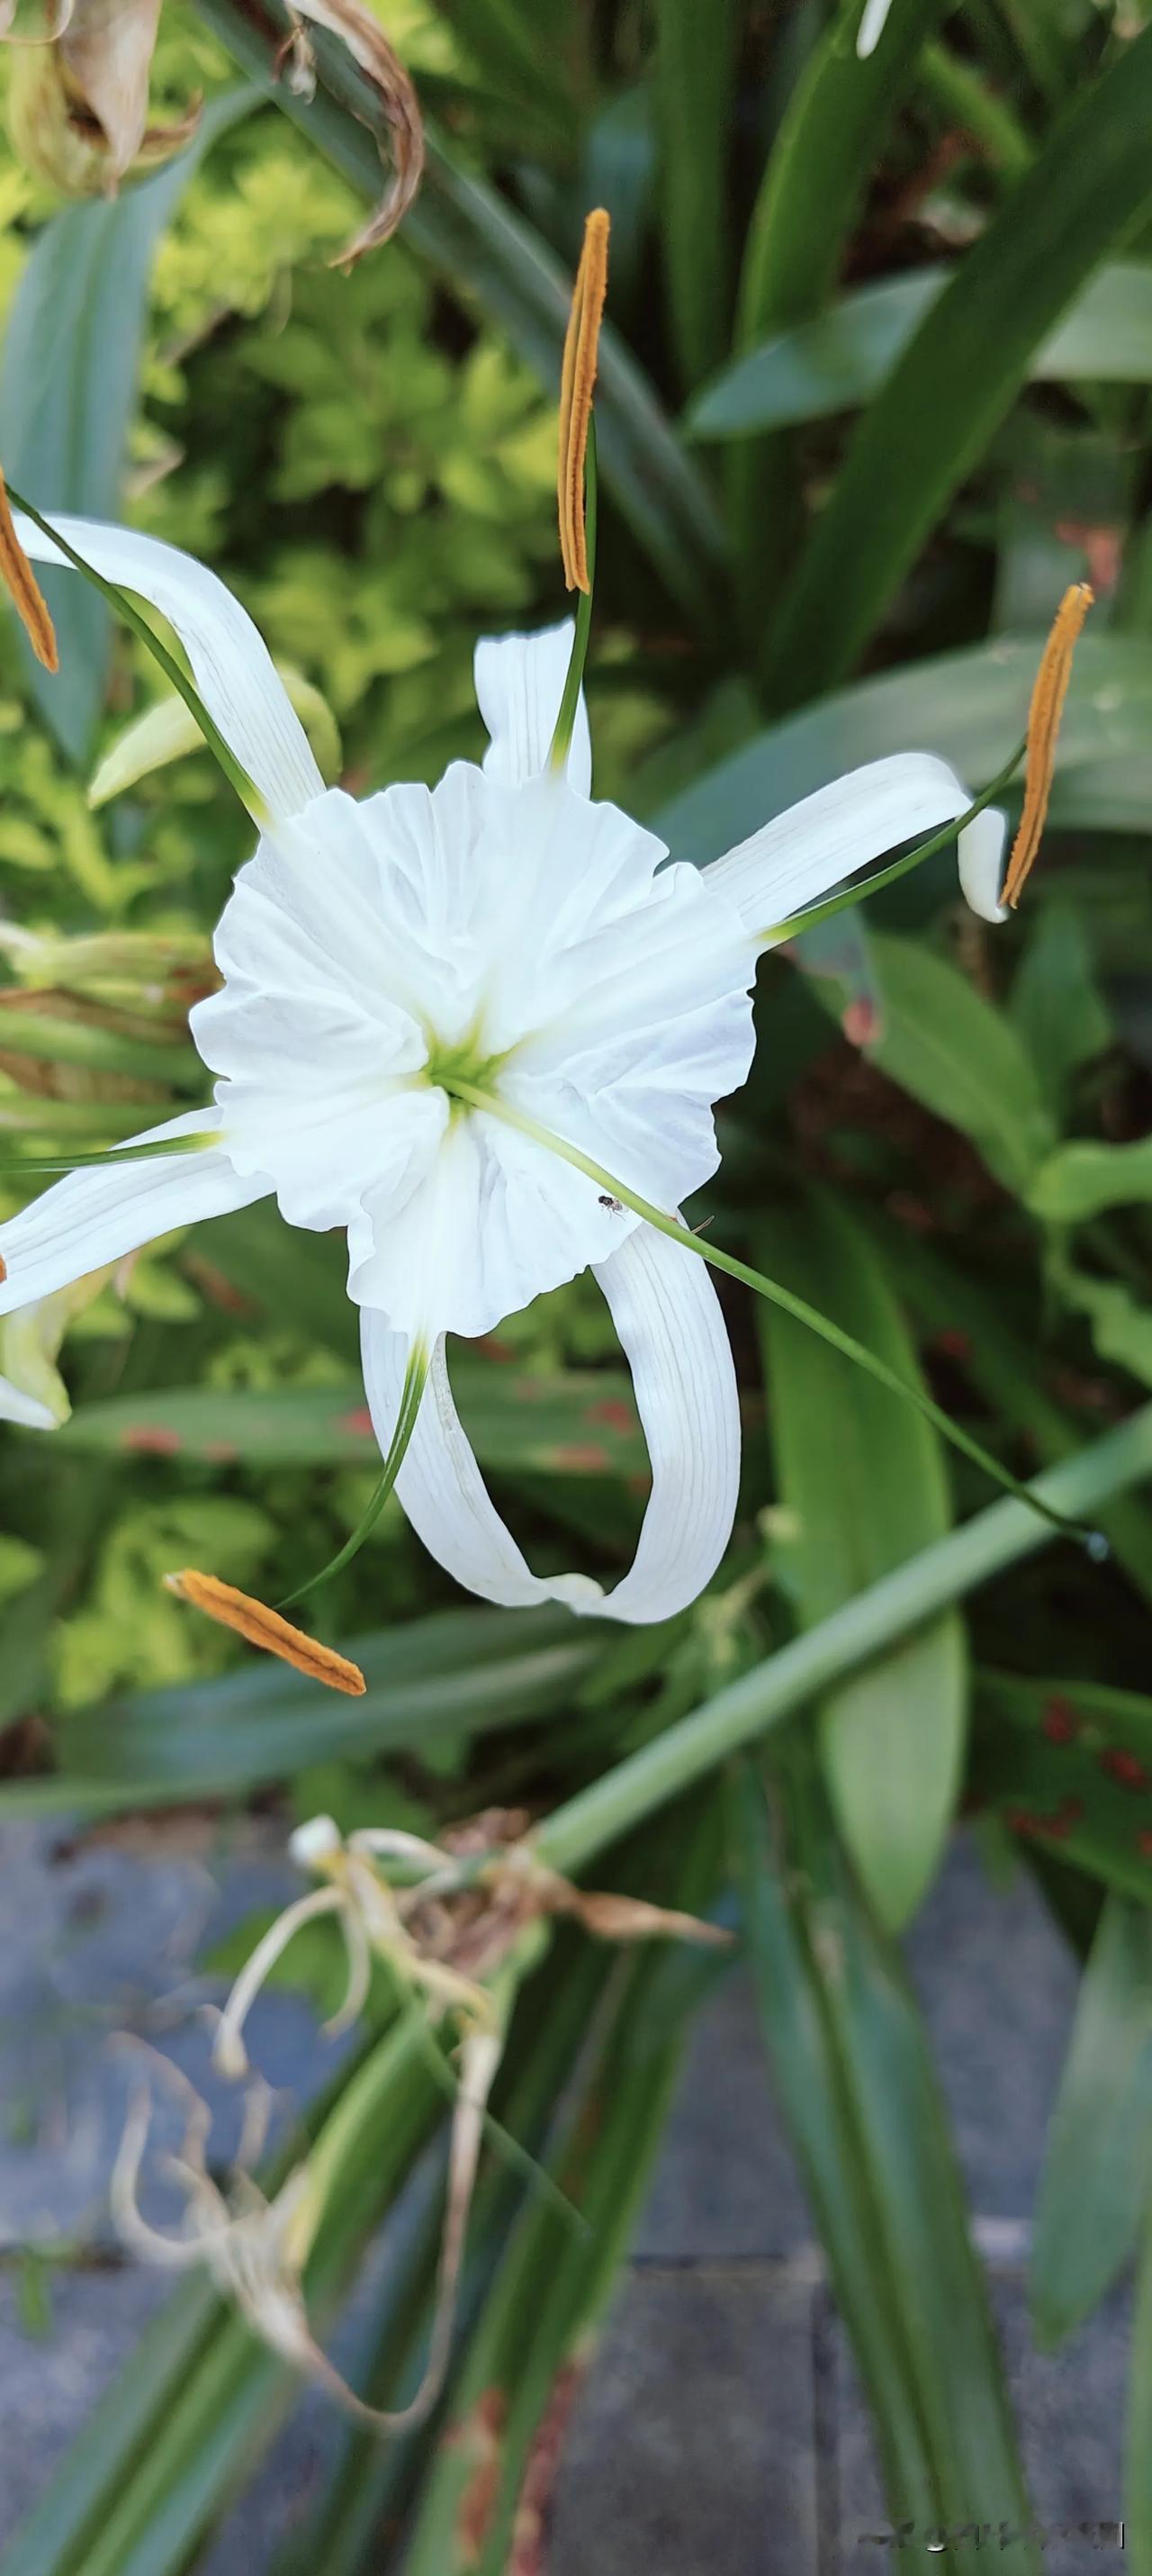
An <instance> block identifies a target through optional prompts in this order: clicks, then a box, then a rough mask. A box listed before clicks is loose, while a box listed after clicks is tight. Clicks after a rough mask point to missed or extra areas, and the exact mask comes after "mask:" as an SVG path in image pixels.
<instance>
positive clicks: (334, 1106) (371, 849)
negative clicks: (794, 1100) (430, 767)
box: [191, 761, 755, 1339]
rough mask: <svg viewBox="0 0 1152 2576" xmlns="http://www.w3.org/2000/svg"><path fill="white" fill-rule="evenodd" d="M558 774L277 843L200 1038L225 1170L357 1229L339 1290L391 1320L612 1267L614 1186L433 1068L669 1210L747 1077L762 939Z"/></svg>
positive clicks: (196, 1029)
mask: <svg viewBox="0 0 1152 2576" xmlns="http://www.w3.org/2000/svg"><path fill="white" fill-rule="evenodd" d="M665 857H666V851H665V848H664V845H663V843H662V842H660V841H658V840H656V839H655V838H654V837H653V835H652V834H651V833H650V832H645V831H644V830H642V828H641V826H640V825H639V824H637V823H633V822H631V821H630V819H629V817H628V816H627V815H626V814H622V813H620V812H619V811H618V810H617V809H616V807H615V806H612V805H594V804H592V803H590V802H589V801H588V800H587V799H585V798H583V797H581V796H578V795H576V794H575V793H574V792H573V790H572V789H571V788H570V787H569V786H568V785H567V784H566V783H565V782H564V781H563V780H562V779H550V778H535V779H530V780H528V782H527V783H526V784H525V785H523V786H519V787H509V786H505V785H502V784H501V783H500V782H499V781H498V780H497V779H495V778H493V777H490V776H487V777H486V776H485V775H484V774H483V773H482V772H481V771H480V770H479V769H477V768H475V767H473V766H472V765H471V764H469V763H466V762H463V761H458V762H456V763H454V765H453V766H452V768H450V769H449V770H448V772H447V774H446V775H445V777H444V778H442V779H441V781H440V783H439V785H438V786H437V787H435V788H434V789H431V790H429V789H428V788H426V787H417V786H398V787H390V788H387V789H385V790H384V792H383V793H382V794H380V795H378V796H372V797H370V798H368V800H367V801H366V802H365V803H364V804H363V805H355V804H353V802H352V800H351V798H350V797H348V796H346V795H343V794H341V793H339V792H337V791H331V792H329V793H328V794H327V795H324V796H320V797H317V798H316V799H315V801H314V802H313V803H312V804H311V805H310V806H309V807H308V809H307V812H306V813H304V814H301V815H299V816H297V817H296V818H295V819H294V820H293V821H291V822H289V823H287V824H285V825H282V826H279V827H277V829H276V830H275V831H274V832H270V833H268V834H266V835H265V837H264V838H263V839H262V841H261V843H260V847H259V850H258V851H257V853H256V856H255V858H253V859H251V860H250V861H249V862H248V864H247V866H246V867H244V868H242V869H241V871H240V875H239V877H238V879H237V882H236V888H235V892H234V894H233V896H232V898H231V901H230V902H229V904H228V906H227V908H226V910H225V913H224V916H223V919H222V921H221V923H220V925H219V928H218V930H217V933H216V941H215V950H216V958H217V962H218V964H219V966H220V967H221V969H222V972H223V974H224V976H225V979H226V980H225V986H224V989H223V991H222V992H220V993H217V994H213V995H212V996H211V997H210V998H209V999H208V1000H206V1001H204V1002H201V1003H198V1004H197V1006H196V1008H195V1009H194V1010H193V1012H192V1015H191V1029H192V1035H193V1037H194V1039H195V1041H196V1044H197V1046H198V1047H199V1049H200V1052H201V1054H202V1056H203V1058H204V1060H205V1062H206V1063H207V1064H208V1065H210V1066H211V1068H212V1070H213V1072H214V1073H216V1074H217V1075H218V1076H219V1077H220V1080H219V1083H218V1087H217V1093H216V1103H217V1109H218V1112H219V1118H220V1124H221V1128H222V1131H223V1135H224V1139H225V1144H226V1150H227V1151H228V1153H229V1155H230V1156H231V1157H232V1159H233V1161H234V1162H235V1163H236V1165H237V1167H238V1168H239V1169H241V1170H244V1171H249V1172H257V1171H259V1172H269V1173H271V1175H272V1177H273V1180H274V1183H275V1187H276V1191H277V1195H278V1197H279V1201H280V1205H281V1208H282V1210H283V1213H284V1215H285V1216H286V1217H287V1218H288V1220H289V1222H290V1223H291V1224H294V1225H306V1226H320V1227H328V1226H334V1225H337V1224H344V1225H346V1226H347V1227H348V1229H349V1287H350V1291H351V1294H352V1296H353V1297H354V1298H355V1299H356V1301H357V1302H358V1303H359V1304H361V1305H365V1306H375V1307H378V1308H379V1309H380V1310H381V1311H382V1312H383V1313H384V1314H385V1315H386V1316H387V1318H388V1320H389V1322H390V1324H391V1325H392V1326H393V1328H394V1329H395V1330H397V1331H400V1332H416V1331H425V1332H427V1333H428V1334H430V1335H431V1336H433V1337H434V1336H435V1335H436V1334H438V1333H441V1332H456V1333H461V1334H463V1335H464V1336H465V1337H467V1338H470V1339H475V1338H477V1337H479V1336H480V1335H482V1334H484V1333H486V1332H491V1331H492V1330H493V1329H494V1328H495V1326H496V1325H498V1324H499V1323H501V1322H502V1321H503V1319H504V1317H505V1316H506V1315H511V1314H516V1313H518V1312H519V1311H520V1310H521V1309H522V1308H523V1307H525V1306H527V1305H529V1304H530V1303H531V1301H532V1299H533V1298H534V1297H536V1296H539V1295H541V1294H542V1293H543V1292H544V1291H545V1290H547V1289H550V1288H555V1287H558V1286H560V1284H561V1283H562V1282H563V1281H565V1280H567V1279H571V1278H573V1277H574V1276H575V1274H576V1273H577V1272H578V1271H580V1270H582V1269H584V1268H586V1267H587V1266H588V1265H589V1264H592V1263H595V1262H599V1261H604V1260H606V1259H607V1257H608V1255H609V1254H610V1253H612V1252H613V1251H615V1249H616V1247H617V1245H618V1244H619V1242H620V1241H621V1239H622V1236H623V1235H624V1234H626V1233H627V1232H628V1231H629V1229H630V1227H631V1225H632V1224H633V1222H634V1220H633V1219H632V1218H631V1217H630V1216H624V1217H622V1216H621V1214H620V1212H619V1210H618V1209H616V1208H614V1207H613V1204H612V1199H611V1196H610V1195H609V1194H607V1192H606V1189H605V1186H604V1185H603V1184H598V1183H596V1182H594V1181H590V1180H588V1179H587V1178H586V1177H585V1176H584V1175H583V1174H582V1173H579V1172H577V1171H575V1170H573V1169H572V1167H571V1166H570V1165H569V1164H567V1163H566V1162H564V1161H563V1159H562V1158H561V1157H560V1156H558V1155H557V1154H556V1153H555V1152H554V1151H553V1150H552V1149H551V1148H550V1147H549V1146H548V1145H547V1144H546V1143H542V1142H539V1141H536V1140H534V1139H533V1138H532V1137H531V1136H526V1135H525V1134H523V1133H522V1132H520V1131H518V1130H517V1129H516V1128H515V1127H514V1126H513V1125H511V1124H509V1123H507V1121H505V1120H503V1119H501V1118H500V1117H499V1115H497V1114H496V1112H495V1111H487V1110H484V1109H478V1108H477V1107H476V1106H475V1104H474V1103H471V1102H468V1103H463V1102H461V1103H458V1104H457V1106H456V1107H455V1109H454V1110H453V1111H452V1112H451V1117H450V1112H449V1098H448V1093H447V1092H446V1091H445V1089H444V1088H443V1087H442V1086H441V1085H440V1083H439V1082H438V1081H437V1078H436V1058H437V1056H440V1057H442V1058H443V1057H447V1058H448V1060H449V1062H450V1063H451V1061H452V1060H453V1056H454V1051H455V1053H456V1063H457V1073H458V1076H460V1078H466V1077H464V1076H463V1075H462V1074H461V1069H460V1051H462V1057H463V1062H464V1063H465V1064H469V1065H471V1066H472V1067H473V1077H472V1078H474V1079H475V1080H476V1082H477V1085H478V1088H479V1089H480V1091H481V1092H483V1093H485V1095H486V1096H488V1097H491V1098H493V1099H494V1100H496V1102H497V1104H499V1102H500V1101H503V1102H504V1103H505V1104H506V1106H507V1107H508V1109H509V1110H510V1111H512V1112H514V1113H517V1114H519V1115H521V1116H523V1117H525V1118H529V1119H531V1120H532V1121H533V1122H534V1123H535V1124H537V1125H538V1126H540V1127H542V1128H544V1129H546V1130H549V1131H551V1132H552V1133H554V1134H556V1135H558V1136H560V1137H562V1138H563V1140H564V1141H565V1143H567V1144H569V1145H572V1146H574V1147H576V1148H577V1149H578V1150H579V1151H582V1152H584V1153H586V1154H588V1155H590V1156H591V1158H592V1159H593V1160H594V1161H596V1162H597V1163H599V1164H602V1165H603V1166H604V1168H605V1169H606V1170H607V1171H608V1172H609V1173H611V1174H612V1175H614V1176H615V1177H616V1178H617V1179H618V1180H620V1181H621V1182H622V1183H624V1184H625V1185H626V1186H627V1187H629V1188H630V1189H634V1190H637V1191H639V1192H640V1193H641V1194H642V1195H643V1196H644V1197H646V1198H649V1199H652V1200H655V1201H656V1202H658V1204H659V1205H661V1206H667V1205H668V1204H670V1203H671V1202H672V1201H674V1200H678V1199H680V1198H683V1197H685V1196H687V1194H688V1192H689V1191H691V1190H694V1189H698V1188H699V1187H700V1186H701V1184H702V1183H703V1182H704V1181H706V1180H707V1179H708V1178H709V1176H710V1175H711V1173H712V1172H714V1171H715V1168H716V1163H717V1159H718V1157H717V1150H716V1133H715V1125H714V1121H713V1116H712V1104H713V1102H714V1101H716V1100H718V1099H723V1098H725V1097H727V1095H728V1094H729V1093H730V1092H732V1091H734V1090H736V1089H737V1088H738V1087H739V1085H740V1084H741V1083H742V1082H743V1081H744V1079H745V1076H746V1074H747V1071H748V1066H749V1063H750V1061H751V1055H752V1046H753V1028H752V1009H751V1003H750V1001H749V995H748V987H749V985H750V983H751V981H752V978H753V974H754V971H755V951H754V947H753V943H752V941H751V940H750V939H749V938H748V937H747V935H746V933H745V931H744V930H743V928H742V926H741V923H740V920H739V918H738V916H737V913H736V911H735V909H734V907H733V905H732V904H731V903H729V902H728V901H727V900H726V899H725V897H724V895H723V892H722V891H721V890H718V889H716V888H712V887H709V886H708V885H707V884H706V882H705V880H704V878H703V877H702V876H701V874H700V872H699V871H698V870H697V869H696V868H693V867H688V866H686V865H683V864H679V865H677V866H674V867H666V866H663V865H662V862H663V861H664V859H665Z"/></svg>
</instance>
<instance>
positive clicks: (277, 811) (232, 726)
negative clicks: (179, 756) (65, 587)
mask: <svg viewBox="0 0 1152 2576" xmlns="http://www.w3.org/2000/svg"><path fill="white" fill-rule="evenodd" d="M54 525H55V526H56V527H58V528H59V530H60V534H61V536H62V537H66V538H67V541H68V544H69V545H70V546H73V547H74V548H75V550H76V553H77V554H78V555H82V556H83V558H84V561H85V562H86V563H90V564H91V566H92V569H93V571H94V572H98V573H100V574H101V575H102V576H103V579H104V580H105V581H114V582H116V583H117V585H118V586H119V588H120V589H121V590H131V591H135V592H137V593H138V594H139V596H140V598H141V599H147V600H149V601H150V602H151V605H152V607H153V608H158V609H159V611H160V614H161V616H162V617H166V618H167V620H168V623H169V625H170V626H173V627H174V628H175V630H176V633H177V635H178V636H179V638H180V641H181V643H182V645H183V647H184V650H185V652H186V653H187V656H188V659H189V661H190V663H191V665H192V674H193V678H194V679H195V682H196V686H197V688H198V690H199V692H200V695H201V697H202V698H203V701H204V704H205V706H206V707H207V709H208V713H209V715H210V716H211V717H212V719H213V722H214V723H215V724H217V725H218V726H219V728H220V731H221V733H222V734H223V736H224V740H225V742H226V743H227V745H228V748H229V750H230V751H231V752H232V754H233V756H234V758H235V759H237V760H238V761H239V763H240V767H241V769H243V770H244V771H245V772H246V773H247V776H248V777H249V778H250V779H251V780H252V783H253V785H254V786H255V787H257V788H258V789H259V791H260V794H261V796H262V797H263V799H264V802H265V804H266V805H267V807H268V811H269V813H270V814H272V815H274V816H277V817H278V816H280V815H283V814H295V813H297V812H298V811H299V809H300V807H301V806H302V805H306V804H307V803H308V801H309V798H310V797H313V796H319V795H320V794H321V793H322V791H323V786H324V781H323V779H322V777H321V775H320V772H319V770H318V768H317V766H316V763H315V761H314V760H313V757H312V753H311V751H310V749H309V747H308V737H307V734H306V733H305V731H304V727H303V725H302V724H301V722H300V719H299V717H298V716H297V715H296V714H295V713H294V711H293V708H292V706H291V704H290V702H289V699H288V694H287V691H286V690H285V688H284V685H283V682H282V681H281V680H280V679H279V678H278V677H277V674H276V671H275V669H274V668H273V664H272V658H271V655H270V654H269V652H268V648H267V646H266V644H265V642H264V639H263V637H262V635H261V634H260V633H259V630H258V629H257V628H256V627H255V626H254V625H253V623H252V620H251V618H250V617H249V615H248V613H247V610H246V609H243V608H241V606H240V602H239V600H238V599H234V598H233V596H232V593H231V591H230V590H226V589H225V587H224V584H223V582H222V581H218V580H217V577H216V575H215V573H214V572H209V571H208V568H207V566H206V565H205V564H200V563H197V562H196V560H195V557H194V556H192V555H186V554H181V552H180V551H179V548H178V547H176V546H166V545H164V544H162V542H161V540H160V539H159V538H158V537H145V536H141V535H140V534H139V533H138V531H137V530H136V529H134V528H109V527H105V526H104V525H102V523H101V522H100V521H99V520H98V519H73V518H66V517H63V516H61V517H59V518H57V519H56V520H55V521H54ZM15 527H16V534H17V536H18V538H19V540H20V543H21V545H22V546H23V548H24V552H25V554H26V555H28V556H29V557H30V558H31V560H32V562H33V563H42V564H64V565H66V564H67V560H68V558H67V556H66V555H63V554H61V552H60V548H59V547H58V546H54V545H53V543H52V541H51V538H50V537H45V536H42V535H41V533H40V530H39V528H36V527H34V526H33V524H32V521H31V520H30V519H26V518H25V517H24V515H23V513H22V512H21V511H17V513H16V517H15ZM76 577H77V579H79V575H77V576H76Z"/></svg>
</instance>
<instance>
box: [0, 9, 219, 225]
mask: <svg viewBox="0 0 1152 2576" xmlns="http://www.w3.org/2000/svg"><path fill="white" fill-rule="evenodd" d="M159 19H160V0H73V5H72V6H71V7H69V8H68V9H67V10H63V9H61V10H59V11H57V12H56V13H55V14H54V13H53V12H52V11H50V10H49V11H47V12H46V14H45V23H46V26H49V25H51V26H52V27H53V28H54V31H55V39H56V40H55V42H53V43H47V42H42V43H41V44H40V45H39V46H38V47H37V48H35V49H32V48H29V49H28V50H26V51H25V52H24V53H22V54H21V55H20V56H19V57H17V60H16V64H15V66H14V69H13V72H12V75H11V78H10V82H9V98H8V121H9V127H10V130H11V134H12V140H13V143H14V144H15V147H16V150H17V152H18V153H19V155H20V158H21V159H22V160H23V161H24V163H25V164H26V166H27V167H28V168H30V169H32V170H35V171H37V172H38V173H39V175H40V176H41V177H43V178H46V179H48V180H49V181H50V182H51V184H52V186H53V187H55V188H58V189H60V190H61V192H62V193H63V194H64V195H65V196H79V197H85V196H97V195H101V194H111V193H114V191H115V189H116V188H117V186H118V184H119V182H120V180H121V179H122V178H123V177H124V176H125V174H126V172H128V171H129V170H134V169H142V170H143V169H151V168H154V167H155V166H156V165H157V164H158V163H160V162H163V161H166V160H169V159H170V158H171V156H172V154H173V153H174V152H178V151H179V150H180V147H181V145H182V144H184V143H186V142H187V140H188V138H189V136H190V134H192V132H193V131H194V129H195V127H196V125H197V123H198V120H199V115H200V107H199V102H196V103H194V104H193V105H192V106H191V107H190V108H189V109H188V111H187V113H186V114H185V115H184V116H182V117H179V118H177V119H175V120H174V121H173V122H172V123H171V124H168V125H154V126H150V125H149V123H148V83H149V77H150V74H151V69H152V56H153V53H154V50H155V45H156V33H157V28H158V25H159Z"/></svg>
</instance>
